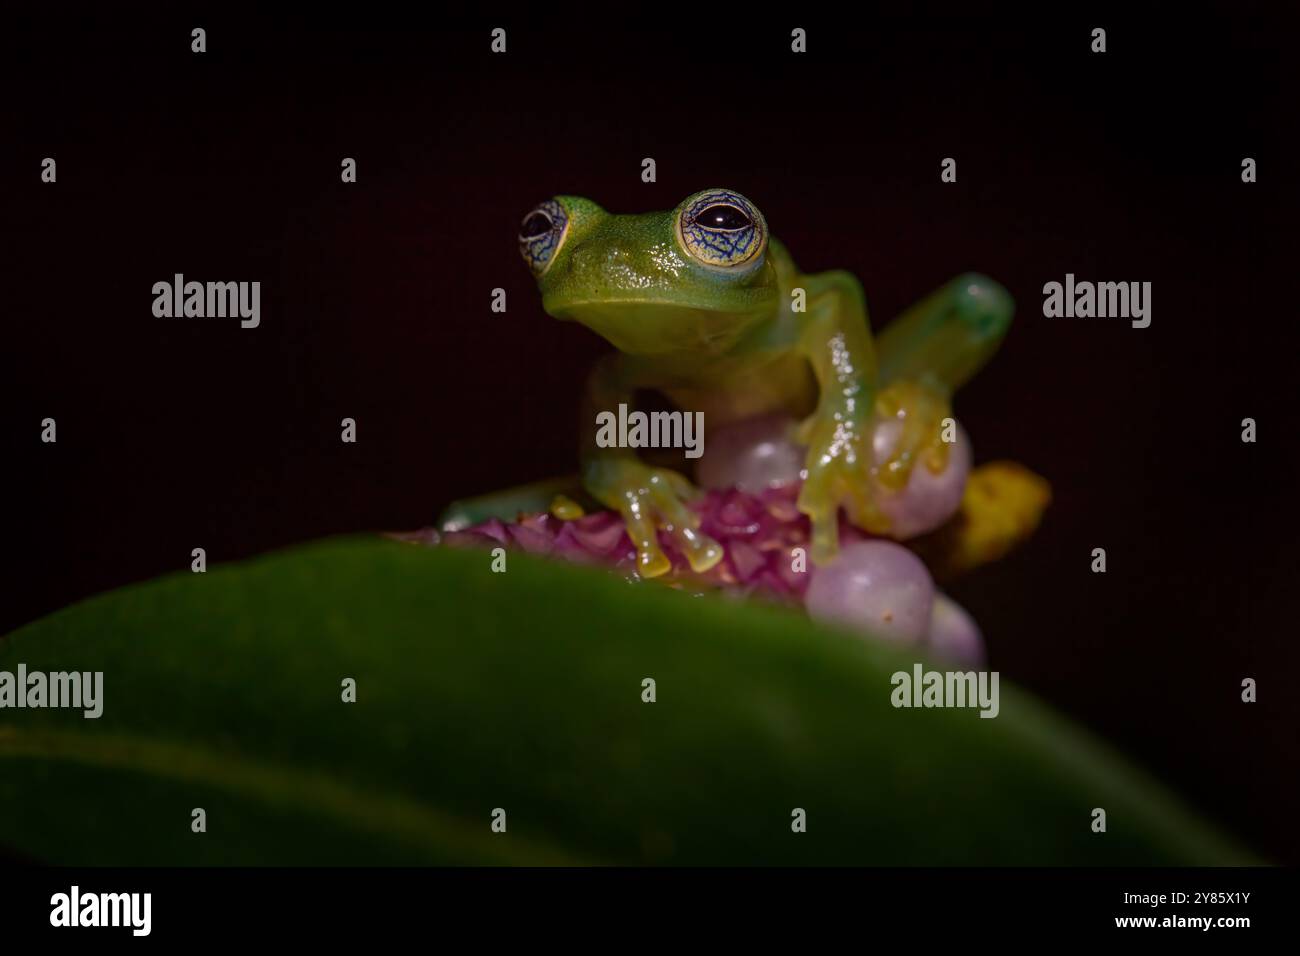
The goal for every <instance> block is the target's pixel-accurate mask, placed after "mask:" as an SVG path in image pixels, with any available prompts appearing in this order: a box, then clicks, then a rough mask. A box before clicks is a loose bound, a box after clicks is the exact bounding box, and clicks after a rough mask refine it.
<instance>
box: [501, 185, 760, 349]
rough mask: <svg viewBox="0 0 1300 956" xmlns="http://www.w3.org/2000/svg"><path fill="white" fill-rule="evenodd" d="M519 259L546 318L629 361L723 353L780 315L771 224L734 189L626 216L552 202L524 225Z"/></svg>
mask: <svg viewBox="0 0 1300 956" xmlns="http://www.w3.org/2000/svg"><path fill="white" fill-rule="evenodd" d="M519 249H520V251H521V252H522V253H523V256H524V261H525V262H527V263H528V265H529V267H530V268H531V269H532V270H533V273H534V274H535V275H536V276H537V284H538V287H539V288H540V289H541V292H542V306H543V308H545V309H546V311H547V312H549V313H550V314H551V315H553V316H555V317H556V318H557V319H572V320H575V321H578V322H581V323H582V324H583V325H585V326H587V327H588V328H590V329H592V330H593V331H595V332H597V333H599V334H600V335H602V336H604V337H605V338H606V339H608V340H609V341H610V342H611V343H612V344H613V345H614V346H615V347H616V348H617V349H618V350H619V351H621V352H625V353H628V354H631V355H669V354H672V353H683V352H693V353H699V352H701V351H706V352H722V351H726V350H727V349H728V348H730V347H731V346H732V345H734V344H735V343H736V341H737V340H738V339H740V338H741V337H742V336H743V335H744V333H745V332H746V331H747V330H749V329H750V328H752V327H753V326H754V325H755V324H756V323H758V322H761V321H762V320H763V319H765V318H767V317H769V316H771V315H772V314H773V313H774V312H775V311H776V309H777V299H778V294H779V293H778V291H777V283H776V271H775V269H774V268H773V266H772V264H771V263H770V262H769V261H768V256H767V223H766V222H765V221H764V219H763V214H762V213H760V212H759V211H758V208H757V207H756V206H755V205H754V204H753V203H751V202H750V201H749V200H748V199H746V198H745V197H744V196H742V195H740V193H738V192H735V191H734V190H731V189H706V190H704V191H703V192H698V193H696V194H695V195H693V196H690V197H689V198H687V199H686V200H685V201H684V202H682V203H681V204H680V205H679V206H678V207H677V208H676V209H674V210H672V211H671V212H655V213H647V214H645V215H632V216H617V215H611V214H610V213H607V212H605V210H603V209H601V208H600V207H599V206H597V205H596V204H595V203H594V202H591V201H590V200H587V199H581V198H579V197H577V196H556V197H555V198H554V199H549V200H547V201H546V202H544V203H542V204H541V205H540V206H538V207H537V208H536V209H534V210H533V211H532V212H530V213H529V214H528V215H527V216H525V217H524V221H523V225H522V226H521V227H520V230H519Z"/></svg>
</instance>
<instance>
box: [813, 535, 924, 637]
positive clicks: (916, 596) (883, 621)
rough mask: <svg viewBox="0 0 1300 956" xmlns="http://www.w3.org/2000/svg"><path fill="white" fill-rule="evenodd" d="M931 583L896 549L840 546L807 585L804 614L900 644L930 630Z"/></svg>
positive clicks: (876, 543) (916, 561) (872, 544)
mask: <svg viewBox="0 0 1300 956" xmlns="http://www.w3.org/2000/svg"><path fill="white" fill-rule="evenodd" d="M934 594H935V591H934V581H933V580H932V579H931V578H930V572H929V571H927V570H926V567H925V565H924V564H922V563H921V559H920V558H918V557H917V556H916V555H915V554H913V553H912V552H911V551H909V550H907V548H904V547H903V546H902V545H900V544H895V543H894V542H892V541H882V540H878V539H877V540H872V541H859V542H856V543H853V544H846V545H844V546H843V547H841V548H840V553H839V555H838V556H837V557H836V558H835V560H833V561H831V562H830V563H829V564H827V565H825V566H822V567H818V568H816V569H815V570H814V572H813V575H812V581H811V582H809V584H808V593H807V595H806V602H807V607H808V613H809V614H810V615H811V616H812V617H814V618H816V619H817V620H819V621H825V622H827V623H833V624H840V625H843V626H847V627H850V628H853V629H854V630H858V631H864V632H866V633H868V634H872V635H875V636H877V637H881V638H886V639H891V640H894V641H898V642H900V643H907V644H910V643H916V642H919V641H921V640H923V639H924V638H925V636H926V634H928V633H929V630H930V609H931V607H932V606H933V605H934Z"/></svg>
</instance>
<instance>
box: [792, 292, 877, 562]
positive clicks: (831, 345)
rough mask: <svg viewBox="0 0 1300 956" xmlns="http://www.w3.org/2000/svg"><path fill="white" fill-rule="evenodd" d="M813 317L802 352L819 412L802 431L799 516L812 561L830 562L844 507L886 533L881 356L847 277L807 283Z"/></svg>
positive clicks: (861, 303) (806, 326)
mask: <svg viewBox="0 0 1300 956" xmlns="http://www.w3.org/2000/svg"><path fill="white" fill-rule="evenodd" d="M802 281H803V283H804V286H805V287H806V288H805V291H806V292H807V317H806V321H805V323H804V327H803V330H802V333H801V335H800V337H799V350H800V352H801V353H802V354H803V355H804V356H805V357H806V358H807V359H808V361H809V363H811V365H812V368H813V374H814V375H815V376H816V378H817V385H818V391H819V398H818V402H817V408H816V410H815V411H814V412H813V414H812V415H811V416H810V417H809V418H808V420H807V421H805V422H804V424H803V426H802V427H801V429H800V439H801V441H803V442H804V443H806V444H807V445H808V457H807V460H806V469H807V474H806V476H805V478H804V483H803V487H802V488H801V489H800V492H799V502H798V505H799V510H800V511H802V512H803V513H804V514H806V515H808V517H809V519H810V520H811V522H812V558H813V561H814V562H817V563H824V562H826V561H829V560H830V559H831V558H833V557H834V556H835V553H836V551H837V549H838V547H839V526H838V522H839V509H840V506H841V505H843V506H845V507H846V508H847V509H848V512H849V519H850V520H851V521H853V523H854V524H856V525H858V526H859V527H863V528H866V529H867V530H870V531H877V532H884V531H885V530H887V529H888V521H887V520H886V518H885V516H884V514H883V513H882V512H881V511H880V509H879V508H878V507H877V506H876V503H875V498H876V488H875V481H874V470H875V468H874V465H875V462H874V454H873V450H872V433H873V429H874V416H875V410H874V406H875V401H876V392H877V373H876V355H875V349H874V348H873V347H872V342H871V330H870V328H869V327H868V325H867V307H866V302H865V300H864V299H863V295H862V287H861V286H860V285H859V284H858V281H857V279H855V278H854V277H853V276H852V275H850V274H849V273H847V272H838V271H837V272H824V273H821V274H819V275H815V276H807V277H805V278H804V279H803V280H802Z"/></svg>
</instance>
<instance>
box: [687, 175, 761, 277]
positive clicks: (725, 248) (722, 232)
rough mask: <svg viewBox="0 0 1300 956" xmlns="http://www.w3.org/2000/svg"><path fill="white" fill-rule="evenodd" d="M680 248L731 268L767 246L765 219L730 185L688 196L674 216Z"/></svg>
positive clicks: (750, 259) (751, 257)
mask: <svg viewBox="0 0 1300 956" xmlns="http://www.w3.org/2000/svg"><path fill="white" fill-rule="evenodd" d="M677 238H678V239H679V240H680V241H681V244H682V248H683V249H685V250H686V251H687V252H689V253H690V254H691V256H692V257H694V258H695V259H698V260H699V261H700V262H702V263H704V264H705V265H706V266H715V267H719V268H723V269H732V268H735V267H736V266H740V265H745V264H746V263H750V262H754V261H755V260H757V259H758V257H759V256H760V255H762V253H763V250H764V248H766V246H767V222H766V221H764V219H763V214H762V213H761V212H759V211H758V207H757V206H755V205H754V204H753V203H752V202H750V201H749V200H748V199H746V198H745V197H744V196H742V195H741V194H740V193H738V192H732V191H731V190H730V189H709V190H706V191H704V192H702V193H699V194H698V195H695V196H692V197H691V198H690V199H688V200H687V201H686V202H685V204H684V205H683V208H682V211H681V214H680V215H679V216H678V217H677Z"/></svg>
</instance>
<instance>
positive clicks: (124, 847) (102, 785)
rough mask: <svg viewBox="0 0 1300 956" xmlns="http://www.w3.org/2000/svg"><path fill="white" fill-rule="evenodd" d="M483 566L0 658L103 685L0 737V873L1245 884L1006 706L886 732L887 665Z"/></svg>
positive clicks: (158, 612)
mask: <svg viewBox="0 0 1300 956" xmlns="http://www.w3.org/2000/svg"><path fill="white" fill-rule="evenodd" d="M489 563H490V558H489V555H488V554H487V553H486V552H478V551H459V550H437V549H434V550H429V549H423V548H418V547H414V546H410V545H405V544H398V543H394V542H388V541H383V540H375V539H340V540H331V541H326V542H321V543H317V544H313V545H310V546H306V547H303V548H299V549H294V550H291V551H287V552H283V553H278V554H273V555H270V556H266V557H262V558H259V559H257V560H254V561H250V562H248V563H245V564H237V565H229V566H223V567H218V568H215V569H213V570H211V571H209V572H208V573H206V574H191V573H181V574H177V575H173V576H170V577H167V578H164V579H161V580H158V581H154V582H150V583H146V584H142V585H137V586H132V587H128V588H124V589H122V590H120V591H117V592H114V593H111V594H107V595H103V596H101V597H98V598H94V599H92V600H89V601H86V602H83V603H81V604H78V605H75V606H73V607H70V608H67V609H65V610H63V611H60V612H58V613H56V614H53V615H51V616H50V617H48V618H46V619H44V620H41V621H38V622H36V623H34V624H31V625H29V626H27V627H25V628H22V629H20V630H19V631H17V632H15V633H14V634H12V635H10V637H9V638H8V639H6V640H5V641H3V642H0V670H8V671H11V672H13V671H16V669H17V665H18V664H19V663H20V662H21V663H24V664H26V666H27V668H28V670H29V671H32V670H40V671H47V672H48V671H64V670H78V671H102V672H103V674H104V678H103V680H104V690H103V699H104V712H103V716H102V717H100V718H99V719H97V720H96V719H85V718H84V717H83V716H82V714H81V712H80V711H70V710H51V709H43V710H36V709H22V710H17V709H5V710H0V844H3V845H5V846H8V847H9V848H10V849H11V850H12V851H14V852H16V853H18V854H21V855H26V856H30V857H32V858H35V859H38V860H44V861H50V862H56V863H76V864H86V863H91V864H108V863H127V864H134V863H148V864H188V863H195V864H198V863H221V864H243V863H276V864H317V863H521V864H550V863H561V864H568V863H628V862H669V863H727V864H744V863H819V864H841V863H854V864H883V865H887V864H968V863H994V864H1003V863H1006V864H1012V863H1014V864H1019V863H1026V864H1028V863H1038V864H1057V863H1070V864H1133V863H1150V864H1182V863H1189V864H1225V863H1248V862H1253V860H1252V859H1251V858H1250V857H1249V856H1248V855H1247V854H1245V853H1244V852H1242V851H1241V850H1240V849H1238V848H1236V847H1235V846H1234V845H1233V844H1232V843H1231V842H1230V841H1228V840H1225V839H1224V838H1222V837H1221V836H1219V835H1217V834H1216V833H1215V832H1213V831H1212V830H1211V829H1209V828H1208V827H1207V826H1206V825H1205V824H1204V823H1203V822H1201V821H1200V820H1198V819H1197V818H1195V817H1194V816H1192V815H1191V814H1190V813H1189V812H1188V811H1187V810H1186V809H1185V808H1183V807H1182V806H1181V805H1180V804H1179V803H1178V802H1177V801H1176V800H1175V799H1173V798H1172V797H1171V796H1170V795H1169V794H1168V793H1167V792H1166V791H1164V790H1163V789H1161V788H1160V787H1159V786H1157V785H1156V784H1154V783H1153V782H1152V781H1150V780H1149V779H1147V778H1146V776H1145V775H1143V774H1141V773H1139V772H1138V771H1136V770H1134V769H1133V768H1131V767H1130V766H1128V765H1126V764H1125V763H1123V762H1122V761H1121V760H1119V759H1117V758H1116V757H1115V756H1114V755H1113V754H1112V753H1110V752H1109V751H1108V750H1107V749H1106V748H1104V747H1102V746H1101V745H1099V744H1098V743H1096V742H1095V741H1093V740H1092V739H1091V738H1090V737H1088V736H1087V735H1086V734H1084V733H1082V732H1080V731H1079V730H1077V729H1075V728H1073V727H1071V726H1070V725H1068V724H1067V723H1066V722H1065V721H1063V720H1062V719H1061V718H1060V717H1057V716H1055V715H1053V714H1052V713H1051V712H1050V711H1049V710H1048V709H1046V708H1045V707H1043V706H1042V705H1040V704H1038V703H1036V702H1034V701H1033V700H1032V699H1030V698H1029V697H1027V696H1026V695H1025V694H1023V693H1020V692H1017V691H1016V690H1014V689H1013V688H1011V687H1009V686H1008V682H1006V681H1002V683H1001V712H1000V714H999V716H998V717H997V718H996V719H981V718H979V717H978V714H977V711H976V710H973V709H969V710H960V709H896V708H894V707H893V706H892V705H891V703H890V693H891V690H892V687H891V684H890V675H891V674H893V673H894V672H896V671H898V670H908V671H910V669H911V666H912V663H913V662H914V661H915V660H916V657H915V655H914V654H913V653H909V652H906V651H903V650H900V649H898V648H895V647H890V646H886V645H884V644H878V643H876V642H873V641H867V640H863V639H862V638H860V637H854V636H849V635H845V634H841V633H837V632H834V631H829V630H825V629H822V628H819V627H817V626H815V625H813V624H812V623H810V622H809V621H807V620H806V619H805V618H804V617H803V616H802V615H799V614H797V613H795V612H793V611H786V610H784V609H774V608H769V607H759V606H754V605H749V604H742V603H739V602H736V601H732V600H728V599H726V598H722V597H690V596H687V595H685V594H682V593H679V592H675V591H671V590H669V589H666V588H662V587H659V586H655V585H634V584H629V583H626V582H624V581H621V580H619V579H617V578H615V577H613V576H611V575H609V574H608V573H606V572H603V571H601V570H598V569H593V568H581V567H575V566H572V565H567V564H563V563H560V562H549V561H543V560H539V559H532V558H529V557H528V556H525V555H520V554H511V555H510V557H509V570H508V571H507V572H506V573H504V574H495V573H493V572H492V571H491V570H490V568H489ZM647 677H650V678H654V680H655V681H656V693H657V700H656V702H654V703H643V702H642V699H641V692H642V684H641V682H642V679H643V678H647ZM345 678H353V679H355V680H356V682H357V702H356V703H344V702H343V700H342V690H341V683H342V681H343V680H344V679H345ZM196 807H201V808H203V809H204V810H205V811H206V815H207V832H206V833H198V834H196V833H193V832H191V828H190V823H191V810H192V809H193V808H196ZM796 807H799V808H803V809H804V810H805V811H806V813H807V832H806V833H793V832H792V831H791V813H792V810H793V809H794V808H796ZM1094 807H1102V808H1104V809H1105V810H1106V814H1107V831H1106V832H1105V833H1103V834H1099V833H1094V832H1092V829H1091V822H1092V816H1091V814H1092V809H1093V808H1094ZM495 808H502V809H504V810H505V811H506V822H507V830H506V832H505V833H493V832H492V829H491V826H490V824H491V818H492V816H491V815H492V812H493V810H494V809H495Z"/></svg>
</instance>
